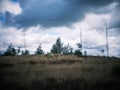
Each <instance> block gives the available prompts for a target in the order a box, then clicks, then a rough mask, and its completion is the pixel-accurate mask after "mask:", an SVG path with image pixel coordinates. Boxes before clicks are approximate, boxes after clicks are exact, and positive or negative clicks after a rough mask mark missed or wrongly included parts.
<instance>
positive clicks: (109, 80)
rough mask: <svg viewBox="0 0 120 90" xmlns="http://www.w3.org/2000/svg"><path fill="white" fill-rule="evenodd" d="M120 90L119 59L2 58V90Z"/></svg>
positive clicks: (62, 56) (0, 62)
mask: <svg viewBox="0 0 120 90" xmlns="http://www.w3.org/2000/svg"><path fill="white" fill-rule="evenodd" d="M106 89H108V90H120V58H115V57H111V58H110V57H92V56H88V57H77V56H74V55H66V56H65V55H31V56H29V55H28V56H1V57H0V90H106Z"/></svg>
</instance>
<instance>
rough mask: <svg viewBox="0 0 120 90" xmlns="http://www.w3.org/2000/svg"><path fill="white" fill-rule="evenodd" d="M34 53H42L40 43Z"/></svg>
mask: <svg viewBox="0 0 120 90" xmlns="http://www.w3.org/2000/svg"><path fill="white" fill-rule="evenodd" d="M35 54H36V55H37V54H44V52H43V50H42V48H41V44H40V45H39V46H38V48H37V50H36V51H35Z"/></svg>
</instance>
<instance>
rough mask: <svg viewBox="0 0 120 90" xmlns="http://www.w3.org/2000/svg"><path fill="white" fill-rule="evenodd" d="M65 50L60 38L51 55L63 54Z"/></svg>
mask: <svg viewBox="0 0 120 90" xmlns="http://www.w3.org/2000/svg"><path fill="white" fill-rule="evenodd" d="M62 50H63V44H62V42H61V39H60V37H59V38H58V39H57V40H56V42H55V44H54V45H53V46H52V49H51V53H53V54H61V53H62Z"/></svg>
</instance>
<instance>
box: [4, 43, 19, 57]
mask: <svg viewBox="0 0 120 90" xmlns="http://www.w3.org/2000/svg"><path fill="white" fill-rule="evenodd" d="M16 53H17V51H16V49H15V48H14V47H13V45H12V44H10V45H9V46H8V48H7V50H6V51H5V52H4V54H3V55H6V56H7V55H8V56H11V55H16Z"/></svg>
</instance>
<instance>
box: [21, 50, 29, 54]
mask: <svg viewBox="0 0 120 90" xmlns="http://www.w3.org/2000/svg"><path fill="white" fill-rule="evenodd" d="M22 55H30V53H29V50H25V51H22Z"/></svg>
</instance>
